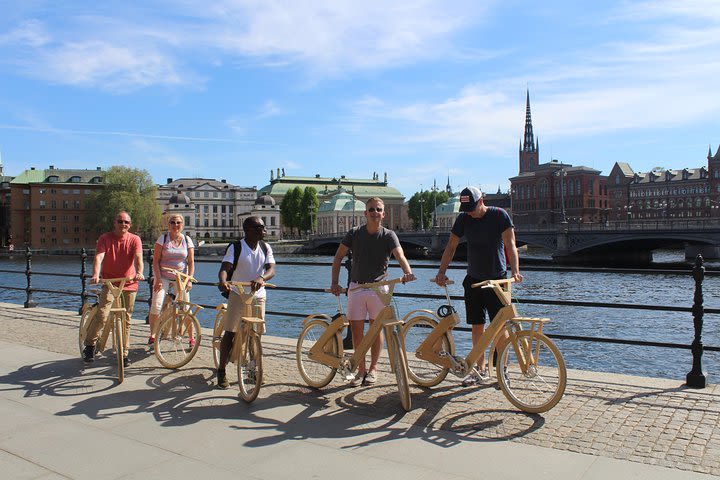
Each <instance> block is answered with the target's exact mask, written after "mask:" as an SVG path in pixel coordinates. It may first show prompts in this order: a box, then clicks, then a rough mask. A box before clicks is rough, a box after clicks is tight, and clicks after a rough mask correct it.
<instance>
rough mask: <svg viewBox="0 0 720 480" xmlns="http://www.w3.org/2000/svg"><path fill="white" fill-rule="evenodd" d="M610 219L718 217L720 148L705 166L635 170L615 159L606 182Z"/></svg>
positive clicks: (670, 219)
mask: <svg viewBox="0 0 720 480" xmlns="http://www.w3.org/2000/svg"><path fill="white" fill-rule="evenodd" d="M608 193H609V197H610V212H611V220H613V221H620V222H623V221H647V220H651V221H654V220H669V221H672V220H676V219H677V220H688V219H703V218H708V217H718V216H720V211H719V210H720V208H719V207H720V203H718V199H719V198H720V147H718V150H717V152H715V155H713V154H712V149H711V147H709V148H708V155H707V166H702V167H697V168H683V169H682V170H672V169H664V168H656V169H653V170H652V171H650V172H646V173H641V172H634V171H633V169H632V168H631V167H630V165H628V164H627V163H624V162H616V163H615V165H614V166H613V168H612V170H611V171H610V175H609V181H608Z"/></svg>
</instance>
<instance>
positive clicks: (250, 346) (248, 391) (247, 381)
mask: <svg viewBox="0 0 720 480" xmlns="http://www.w3.org/2000/svg"><path fill="white" fill-rule="evenodd" d="M236 335H239V333H237V334H236ZM237 368H238V386H239V387H240V398H242V399H243V400H245V401H246V402H248V403H250V402H252V401H253V400H255V399H256V398H257V396H258V393H260V387H261V386H262V377H263V368H262V344H261V343H260V335H258V334H257V333H255V332H254V331H253V330H252V329H250V330H249V331H248V336H247V340H246V344H245V356H244V358H241V359H239V360H238V362H237Z"/></svg>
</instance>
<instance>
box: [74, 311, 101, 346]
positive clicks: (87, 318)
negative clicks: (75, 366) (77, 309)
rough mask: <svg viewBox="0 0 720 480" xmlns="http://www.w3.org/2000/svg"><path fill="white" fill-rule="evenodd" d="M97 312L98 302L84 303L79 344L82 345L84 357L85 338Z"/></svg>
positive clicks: (79, 328)
mask: <svg viewBox="0 0 720 480" xmlns="http://www.w3.org/2000/svg"><path fill="white" fill-rule="evenodd" d="M95 312H97V304H95V305H93V306H90V305H89V304H87V303H86V304H85V305H83V311H82V313H81V314H80V325H79V327H78V346H79V347H80V356H81V357H82V354H83V350H85V338H86V337H87V330H88V327H89V326H90V323H91V322H92V320H93V318H94V317H95Z"/></svg>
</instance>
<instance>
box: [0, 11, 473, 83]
mask: <svg viewBox="0 0 720 480" xmlns="http://www.w3.org/2000/svg"><path fill="white" fill-rule="evenodd" d="M476 3H477V2H471V1H469V0H462V1H458V2H453V3H451V4H447V3H446V2H443V1H439V0H423V1H419V2H418V1H410V0H398V1H396V2H391V3H388V2H384V1H377V0H372V1H367V2H360V3H359V2H356V1H351V0H338V1H334V2H326V1H320V0H317V1H309V2H295V1H292V0H274V1H273V0H268V1H254V0H228V1H224V2H219V3H218V2H215V3H210V4H199V3H197V2H188V1H162V0H158V1H156V2H154V3H147V4H144V5H143V6H138V5H134V6H133V5H132V4H128V5H126V4H122V5H121V6H120V7H117V5H112V4H108V5H105V4H103V3H100V4H97V3H93V4H89V3H88V4H83V3H78V4H75V5H74V6H69V7H68V6H65V7H64V8H59V7H58V8H57V11H55V12H52V13H51V14H46V12H44V11H40V10H39V9H38V11H36V12H34V11H33V10H32V7H27V6H26V8H25V11H24V12H23V14H24V15H25V16H27V18H26V20H25V21H23V22H22V23H21V25H20V26H19V27H17V28H15V29H14V30H12V31H10V33H8V34H6V35H2V36H0V47H1V46H5V47H7V46H9V45H13V46H15V47H17V46H22V47H23V50H22V52H21V54H20V53H19V52H17V51H14V50H12V51H10V52H11V53H13V54H17V55H18V56H21V57H23V63H22V65H23V67H22V71H23V72H24V73H25V74H28V75H30V76H33V77H35V78H42V79H46V80H52V81H53V82H55V83H60V84H70V85H81V86H89V87H97V88H104V89H108V90H132V89H136V88H142V87H146V86H149V85H166V86H167V85H192V84H197V83H199V82H201V81H202V79H199V78H197V75H193V74H192V73H191V72H192V70H191V68H190V67H189V66H187V65H186V66H185V68H182V69H181V68H180V65H181V63H182V64H183V65H185V64H186V63H190V64H193V63H197V62H202V63H208V64H210V65H218V64H226V63H232V62H228V61H229V60H239V61H240V62H242V63H245V64H251V65H252V64H254V65H253V66H264V67H266V68H270V67H272V68H277V67H284V66H287V65H292V64H295V65H298V66H300V67H301V68H302V69H304V71H306V72H311V74H312V76H314V77H324V76H327V75H338V74H345V73H348V72H351V71H353V70H357V69H383V68H394V67H396V66H398V65H405V64H412V63H414V62H416V61H418V60H419V59H429V58H440V57H446V56H448V55H452V53H451V52H450V51H449V49H450V47H449V46H450V43H451V42H452V39H453V36H454V35H456V34H457V33H458V32H459V31H461V30H462V29H464V28H466V27H467V26H468V25H469V24H471V23H472V22H474V21H477V19H478V18H479V17H481V15H482V13H483V11H484V9H485V8H486V7H479V6H477V5H476ZM34 14H35V15H37V16H38V17H40V16H42V18H43V21H42V22H41V21H40V20H37V19H36V18H32V15H34ZM0 53H2V50H0ZM6 53H7V52H6ZM180 58H182V59H183V61H182V62H181V60H180Z"/></svg>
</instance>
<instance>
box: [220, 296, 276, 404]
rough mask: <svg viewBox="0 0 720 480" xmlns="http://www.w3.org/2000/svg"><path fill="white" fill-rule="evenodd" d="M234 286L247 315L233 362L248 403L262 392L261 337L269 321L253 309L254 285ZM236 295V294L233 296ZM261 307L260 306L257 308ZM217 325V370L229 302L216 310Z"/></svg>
mask: <svg viewBox="0 0 720 480" xmlns="http://www.w3.org/2000/svg"><path fill="white" fill-rule="evenodd" d="M228 283H230V284H231V285H232V287H233V292H234V293H235V294H237V295H240V299H241V300H242V302H243V306H244V312H243V316H242V317H241V319H242V321H241V322H240V329H239V331H237V332H235V338H234V339H233V346H232V350H231V351H230V359H229V361H230V362H231V363H235V365H237V372H238V387H239V389H240V398H242V399H243V400H245V401H246V402H248V403H249V402H252V401H253V400H255V399H256V398H257V396H258V394H259V393H260V387H261V386H262V379H263V363H262V342H261V337H262V334H263V333H264V331H265V320H264V319H263V318H261V316H260V315H261V314H260V312H258V311H257V310H256V309H255V308H253V307H254V306H253V300H254V299H255V294H256V293H257V292H253V291H251V282H228ZM264 286H265V287H270V288H273V287H275V285H273V284H272V283H265V284H264ZM231 295H233V293H231ZM257 308H259V307H257ZM216 310H217V315H216V316H215V325H214V326H213V342H212V347H213V360H214V361H215V367H216V368H217V367H218V365H219V363H220V342H221V340H222V336H223V332H224V331H225V313H226V312H227V303H221V304H220V305H218V306H217V307H216Z"/></svg>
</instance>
